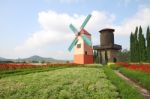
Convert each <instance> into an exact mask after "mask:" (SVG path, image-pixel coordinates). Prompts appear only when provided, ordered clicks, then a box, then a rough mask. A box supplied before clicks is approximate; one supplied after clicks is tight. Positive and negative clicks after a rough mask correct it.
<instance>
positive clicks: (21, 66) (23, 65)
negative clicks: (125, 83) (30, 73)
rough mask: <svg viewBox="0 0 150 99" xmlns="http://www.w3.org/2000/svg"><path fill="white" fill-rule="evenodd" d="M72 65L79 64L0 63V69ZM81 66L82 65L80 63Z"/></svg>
mask: <svg viewBox="0 0 150 99" xmlns="http://www.w3.org/2000/svg"><path fill="white" fill-rule="evenodd" d="M58 66H62V67H74V66H81V65H77V64H43V65H41V64H40V65H37V64H36V65H34V64H0V70H6V69H21V68H36V67H58ZM82 66H83V65H82Z"/></svg>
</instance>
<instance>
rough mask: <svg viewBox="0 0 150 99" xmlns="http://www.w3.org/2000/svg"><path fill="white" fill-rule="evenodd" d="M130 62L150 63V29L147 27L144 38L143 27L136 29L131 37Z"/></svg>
mask: <svg viewBox="0 0 150 99" xmlns="http://www.w3.org/2000/svg"><path fill="white" fill-rule="evenodd" d="M130 61H131V62H150V29H149V26H148V27H147V31H146V37H144V34H143V30H142V27H141V26H140V27H136V29H135V32H134V33H133V32H131V35H130Z"/></svg>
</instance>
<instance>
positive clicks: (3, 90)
mask: <svg viewBox="0 0 150 99" xmlns="http://www.w3.org/2000/svg"><path fill="white" fill-rule="evenodd" d="M17 71H18V72H17ZM0 74H1V75H3V76H1V78H0V99H117V98H123V99H125V96H128V97H129V98H132V99H133V96H136V97H135V98H136V99H142V98H141V97H140V95H138V94H139V93H138V92H137V91H136V90H134V89H133V90H131V91H130V92H131V93H127V92H126V93H124V91H126V90H125V89H126V88H128V87H130V86H129V85H127V84H124V86H121V88H122V89H121V88H119V87H120V86H118V85H116V84H118V83H120V82H118V83H116V82H117V80H120V79H119V78H117V77H116V76H115V75H114V74H113V72H112V71H111V72H110V71H109V70H107V69H106V68H105V69H104V68H103V67H101V66H93V67H92V66H90V67H71V68H68V67H62V68H60V67H52V68H51V67H49V68H39V69H38V68H36V69H35V68H31V69H24V70H23V69H22V70H20V69H16V70H8V71H7V70H5V71H0ZM11 74H12V75H11ZM111 75H112V77H113V78H114V79H113V78H111ZM115 80H116V81H115ZM114 81H115V82H114ZM120 81H121V80H120ZM122 83H123V81H122V82H121V84H122ZM133 93H135V94H134V95H129V94H133ZM123 94H124V95H123ZM130 96H131V97H130ZM137 97H138V98H137Z"/></svg>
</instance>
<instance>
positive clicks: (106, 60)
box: [105, 50, 108, 64]
mask: <svg viewBox="0 0 150 99" xmlns="http://www.w3.org/2000/svg"><path fill="white" fill-rule="evenodd" d="M107 63H108V55H107V50H105V64H107Z"/></svg>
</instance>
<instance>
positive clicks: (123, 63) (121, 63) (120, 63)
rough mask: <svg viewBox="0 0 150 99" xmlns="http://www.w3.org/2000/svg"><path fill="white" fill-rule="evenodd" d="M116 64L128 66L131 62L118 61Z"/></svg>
mask: <svg viewBox="0 0 150 99" xmlns="http://www.w3.org/2000/svg"><path fill="white" fill-rule="evenodd" d="M116 65H118V66H123V67H128V66H130V64H129V63H126V62H116Z"/></svg>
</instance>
